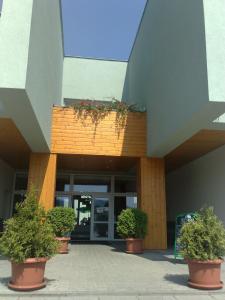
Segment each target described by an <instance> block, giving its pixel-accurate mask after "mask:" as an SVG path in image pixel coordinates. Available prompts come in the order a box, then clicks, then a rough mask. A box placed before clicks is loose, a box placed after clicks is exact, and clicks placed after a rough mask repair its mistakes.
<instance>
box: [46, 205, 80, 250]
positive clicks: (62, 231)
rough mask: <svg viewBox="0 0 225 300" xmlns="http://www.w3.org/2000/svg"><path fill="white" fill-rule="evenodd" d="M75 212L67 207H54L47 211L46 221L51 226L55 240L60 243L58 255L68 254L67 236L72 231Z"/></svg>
mask: <svg viewBox="0 0 225 300" xmlns="http://www.w3.org/2000/svg"><path fill="white" fill-rule="evenodd" d="M75 218H76V216H75V212H74V210H73V209H72V208H69V207H54V208H52V209H51V210H49V211H48V221H49V222H50V224H51V225H52V228H53V231H54V233H55V235H56V239H57V240H58V241H59V242H60V246H59V250H58V253H61V254H63V253H68V243H69V240H70V237H69V236H68V235H69V234H70V233H71V231H72V230H73V229H74V226H75V223H76V220H75Z"/></svg>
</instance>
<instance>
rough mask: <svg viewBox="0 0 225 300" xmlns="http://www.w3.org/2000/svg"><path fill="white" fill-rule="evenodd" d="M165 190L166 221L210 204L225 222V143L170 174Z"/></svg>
mask: <svg viewBox="0 0 225 300" xmlns="http://www.w3.org/2000/svg"><path fill="white" fill-rule="evenodd" d="M166 189H167V211H168V220H169V221H174V220H175V216H176V215H177V214H179V213H183V212H192V211H194V210H197V209H200V208H201V207H202V206H204V205H212V206H214V208H215V212H216V214H217V215H218V216H219V217H220V218H221V219H222V220H223V221H224V223H225V146H223V147H220V148H219V149H217V150H215V151H212V152H210V153H209V154H206V155H205V156H202V157H201V158H199V159H197V160H195V161H193V162H191V163H189V164H187V165H186V166H184V167H182V168H180V169H178V170H176V171H174V172H171V173H169V174H168V175H167V178H166Z"/></svg>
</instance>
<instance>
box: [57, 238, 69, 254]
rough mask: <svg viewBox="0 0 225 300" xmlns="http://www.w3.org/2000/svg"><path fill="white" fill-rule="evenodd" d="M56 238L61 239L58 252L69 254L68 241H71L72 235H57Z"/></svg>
mask: <svg viewBox="0 0 225 300" xmlns="http://www.w3.org/2000/svg"><path fill="white" fill-rule="evenodd" d="M56 240H57V241H59V243H60V246H59V250H58V253H60V254H67V253H68V243H69V241H70V237H56Z"/></svg>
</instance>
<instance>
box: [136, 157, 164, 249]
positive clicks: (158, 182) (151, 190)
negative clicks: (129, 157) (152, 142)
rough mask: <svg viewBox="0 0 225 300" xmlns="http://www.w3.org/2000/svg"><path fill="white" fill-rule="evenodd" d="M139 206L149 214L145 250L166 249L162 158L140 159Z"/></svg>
mask: <svg viewBox="0 0 225 300" xmlns="http://www.w3.org/2000/svg"><path fill="white" fill-rule="evenodd" d="M139 206H140V208H141V209H142V210H144V211H145V212H146V213H147V214H148V234H147V236H146V238H145V241H144V247H145V249H166V248H167V231H166V230H167V229H166V194H165V164H164V160H163V159H161V158H147V157H142V158H140V163H139Z"/></svg>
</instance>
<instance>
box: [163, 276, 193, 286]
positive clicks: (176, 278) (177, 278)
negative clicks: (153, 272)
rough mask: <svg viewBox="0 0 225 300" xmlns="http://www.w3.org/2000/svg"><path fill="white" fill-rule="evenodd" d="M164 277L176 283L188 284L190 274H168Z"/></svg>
mask: <svg viewBox="0 0 225 300" xmlns="http://www.w3.org/2000/svg"><path fill="white" fill-rule="evenodd" d="M164 279H165V280H167V281H170V282H172V283H175V284H179V285H182V286H187V281H188V275H187V274H166V275H165V276H164Z"/></svg>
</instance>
